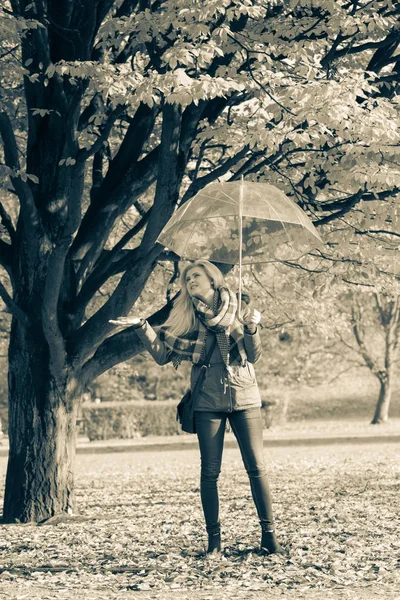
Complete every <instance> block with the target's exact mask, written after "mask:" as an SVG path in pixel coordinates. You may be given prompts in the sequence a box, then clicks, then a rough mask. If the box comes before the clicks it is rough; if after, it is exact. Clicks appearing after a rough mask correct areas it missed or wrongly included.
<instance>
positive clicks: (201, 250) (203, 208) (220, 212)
mask: <svg viewBox="0 0 400 600" xmlns="http://www.w3.org/2000/svg"><path fill="white" fill-rule="evenodd" d="M158 242H159V243H160V244H162V245H163V246H166V247H167V248H169V249H170V250H173V251H174V252H176V254H178V255H179V256H181V257H182V258H187V259H193V260H196V259H200V258H207V259H208V260H210V261H213V262H220V263H228V264H239V265H241V264H242V263H243V264H250V263H257V262H270V261H277V260H294V259H296V258H299V257H300V256H302V255H304V254H306V253H307V252H309V251H310V250H311V249H312V248H315V247H317V246H319V245H320V244H321V243H322V240H321V238H320V236H319V234H318V232H317V230H316V228H315V227H314V225H313V224H312V222H311V221H310V219H309V218H308V217H307V215H306V214H305V213H304V212H303V211H302V210H301V208H299V207H298V206H297V205H296V204H295V203H294V202H292V201H291V200H290V199H289V198H288V197H287V196H286V195H285V194H284V193H283V192H282V191H281V190H279V189H278V188H277V187H275V186H273V185H270V184H268V183H253V182H248V181H243V180H242V181H241V182H225V183H219V182H215V183H211V184H210V185H208V186H207V187H205V188H204V189H203V190H202V191H200V192H199V193H198V194H196V196H194V197H193V198H191V199H190V200H189V201H188V202H186V203H185V204H184V205H183V206H181V207H180V208H179V209H178V210H177V211H176V212H175V213H174V215H173V216H172V218H171V219H170V220H169V221H168V223H167V225H166V226H165V227H164V229H163V231H162V232H161V234H160V235H159V237H158Z"/></svg>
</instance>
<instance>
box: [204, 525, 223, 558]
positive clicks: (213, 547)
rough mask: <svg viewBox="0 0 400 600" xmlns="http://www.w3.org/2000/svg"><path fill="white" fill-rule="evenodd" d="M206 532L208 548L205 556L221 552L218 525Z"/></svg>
mask: <svg viewBox="0 0 400 600" xmlns="http://www.w3.org/2000/svg"><path fill="white" fill-rule="evenodd" d="M207 532H208V547H207V554H213V553H214V552H221V530H220V527H219V525H218V526H217V527H213V528H212V529H207Z"/></svg>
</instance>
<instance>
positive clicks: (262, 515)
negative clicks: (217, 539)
mask: <svg viewBox="0 0 400 600" xmlns="http://www.w3.org/2000/svg"><path fill="white" fill-rule="evenodd" d="M195 419H196V430H197V437H198V440H199V446H200V455H201V479H200V492H201V502H202V505H203V512H204V518H205V521H206V527H207V531H208V533H209V534H210V533H211V534H212V533H214V532H217V531H219V499H218V485H217V482H218V476H219V474H220V471H221V462H222V451H223V446H224V436H225V425H226V420H227V419H228V420H229V423H230V425H231V428H232V431H233V433H234V434H235V437H236V439H237V441H238V444H239V448H240V452H241V454H242V459H243V463H244V466H245V468H246V471H247V474H248V476H249V479H250V486H251V492H252V496H253V500H254V504H255V506H256V509H257V513H258V517H259V519H260V523H261V526H262V528H263V529H264V530H266V531H269V530H272V529H273V515H272V505H271V493H270V490H269V485H268V478H267V471H266V468H265V464H264V456H263V427H262V418H261V412H260V409H259V408H249V409H245V410H237V411H234V412H232V413H225V412H211V411H207V412H200V411H198V412H196V413H195Z"/></svg>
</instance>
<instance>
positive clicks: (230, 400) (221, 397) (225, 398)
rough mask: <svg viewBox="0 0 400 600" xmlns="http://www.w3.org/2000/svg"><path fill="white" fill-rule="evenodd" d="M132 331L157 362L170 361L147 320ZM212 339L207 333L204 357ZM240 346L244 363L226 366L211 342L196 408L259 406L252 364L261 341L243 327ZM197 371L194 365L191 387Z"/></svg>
mask: <svg viewBox="0 0 400 600" xmlns="http://www.w3.org/2000/svg"><path fill="white" fill-rule="evenodd" d="M136 333H137V335H138V336H139V338H140V340H141V341H142V342H143V345H144V347H145V348H146V350H148V352H149V353H150V354H151V356H152V357H153V358H154V360H155V361H156V362H157V363H158V364H159V365H165V364H167V363H168V362H170V361H171V351H170V350H169V349H168V348H167V346H166V345H165V344H164V343H163V342H162V341H161V340H160V338H159V337H158V335H157V333H156V332H155V331H154V329H153V328H152V327H151V325H149V323H147V321H146V322H145V323H144V325H143V326H142V327H139V328H137V329H136ZM213 338H214V335H213V334H212V333H209V334H208V335H207V339H206V348H205V353H204V356H206V355H207V352H208V351H209V349H210V347H211V344H212V342H213ZM244 347H245V350H246V354H247V361H246V363H245V364H244V365H240V364H235V365H230V366H229V367H228V368H227V367H226V366H225V365H224V363H223V361H222V356H221V353H220V351H219V348H218V344H216V345H215V348H214V351H213V354H212V356H211V359H210V361H209V366H208V368H207V371H206V377H205V380H204V384H203V387H202V389H201V392H200V394H199V397H198V401H197V404H196V410H199V411H223V412H232V411H234V410H241V409H245V408H252V407H257V406H261V397H260V392H259V389H258V385H257V380H256V375H255V371H254V367H253V363H256V362H257V361H258V359H259V358H260V356H261V340H260V336H259V333H258V331H257V330H256V331H255V332H254V333H250V332H248V331H246V329H245V331H244ZM199 372H200V366H198V365H196V364H194V365H193V367H192V372H191V378H190V379H191V382H190V383H191V388H192V389H193V386H194V384H195V382H196V379H197V377H198V375H199Z"/></svg>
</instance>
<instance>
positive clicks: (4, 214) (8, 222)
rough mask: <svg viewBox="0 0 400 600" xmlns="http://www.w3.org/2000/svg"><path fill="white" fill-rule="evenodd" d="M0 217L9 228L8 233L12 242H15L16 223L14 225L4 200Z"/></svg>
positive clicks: (0, 203)
mask: <svg viewBox="0 0 400 600" xmlns="http://www.w3.org/2000/svg"><path fill="white" fill-rule="evenodd" d="M0 217H1V222H2V224H3V225H4V227H5V228H6V230H7V233H8V235H9V236H10V240H11V243H13V242H15V229H14V225H13V222H12V220H11V217H10V215H9V214H8V212H7V211H6V209H5V208H4V206H3V203H2V202H0Z"/></svg>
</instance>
